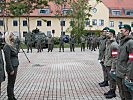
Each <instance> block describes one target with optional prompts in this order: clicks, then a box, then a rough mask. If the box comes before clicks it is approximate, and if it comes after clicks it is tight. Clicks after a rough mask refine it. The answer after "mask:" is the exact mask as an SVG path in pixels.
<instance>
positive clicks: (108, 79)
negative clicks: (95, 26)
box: [98, 24, 133, 100]
mask: <svg viewBox="0 0 133 100" xmlns="http://www.w3.org/2000/svg"><path fill="white" fill-rule="evenodd" d="M119 28H120V32H121V35H120V36H121V37H119V39H120V40H117V41H119V42H117V41H116V35H115V30H113V29H109V28H108V27H105V28H104V29H103V33H102V35H101V36H100V45H99V58H98V60H99V62H100V64H101V66H102V71H103V77H104V81H103V82H101V83H99V85H100V87H105V86H109V91H108V92H106V93H104V96H105V97H106V98H107V99H110V98H113V97H116V93H115V91H116V86H118V89H119V94H120V97H121V100H133V37H132V36H131V35H130V32H131V27H130V25H128V24H124V25H122V26H120V27H119ZM117 39H118V38H117Z"/></svg>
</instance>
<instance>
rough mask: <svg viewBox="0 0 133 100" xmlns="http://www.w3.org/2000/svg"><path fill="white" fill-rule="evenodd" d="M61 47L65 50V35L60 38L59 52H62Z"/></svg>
mask: <svg viewBox="0 0 133 100" xmlns="http://www.w3.org/2000/svg"><path fill="white" fill-rule="evenodd" d="M61 48H62V51H63V52H64V40H63V36H61V37H60V38H59V52H61Z"/></svg>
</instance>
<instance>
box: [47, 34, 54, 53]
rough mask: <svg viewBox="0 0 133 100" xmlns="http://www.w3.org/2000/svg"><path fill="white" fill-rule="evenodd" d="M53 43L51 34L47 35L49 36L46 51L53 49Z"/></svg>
mask: <svg viewBox="0 0 133 100" xmlns="http://www.w3.org/2000/svg"><path fill="white" fill-rule="evenodd" d="M53 44H54V40H53V38H52V35H49V37H48V52H49V51H51V52H52V51H53Z"/></svg>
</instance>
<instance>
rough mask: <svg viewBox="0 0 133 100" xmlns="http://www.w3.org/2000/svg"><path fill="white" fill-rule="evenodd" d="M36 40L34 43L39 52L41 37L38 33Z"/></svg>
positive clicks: (40, 49)
mask: <svg viewBox="0 0 133 100" xmlns="http://www.w3.org/2000/svg"><path fill="white" fill-rule="evenodd" d="M36 41H37V43H36V47H37V52H41V51H42V37H41V36H40V35H38V37H37V40H36Z"/></svg>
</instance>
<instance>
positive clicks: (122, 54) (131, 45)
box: [116, 24, 133, 100]
mask: <svg viewBox="0 0 133 100" xmlns="http://www.w3.org/2000/svg"><path fill="white" fill-rule="evenodd" d="M120 31H121V33H122V37H121V40H120V46H119V51H118V61H117V67H116V75H117V78H116V80H117V85H118V88H119V94H120V97H121V99H122V100H133V98H132V96H131V93H130V90H129V89H128V87H127V86H126V83H125V80H129V81H131V82H133V37H132V36H130V35H129V34H130V32H131V26H130V25H128V24H124V25H122V26H121V27H120Z"/></svg>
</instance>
